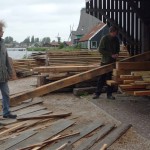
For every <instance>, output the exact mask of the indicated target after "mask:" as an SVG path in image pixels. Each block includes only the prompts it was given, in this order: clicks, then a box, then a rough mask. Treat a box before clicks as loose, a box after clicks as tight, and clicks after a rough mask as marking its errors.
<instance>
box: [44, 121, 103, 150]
mask: <svg viewBox="0 0 150 150" xmlns="http://www.w3.org/2000/svg"><path fill="white" fill-rule="evenodd" d="M102 125H103V123H102V122H101V121H99V120H97V121H95V122H92V123H91V124H88V125H86V126H84V127H83V128H80V131H79V132H80V135H79V136H76V137H72V138H66V139H63V140H61V141H58V142H57V143H54V144H53V145H51V146H50V147H48V148H47V150H54V149H57V148H59V147H60V146H61V145H63V144H64V143H68V141H69V144H70V145H71V144H74V143H75V142H77V141H78V140H80V139H81V138H83V137H84V136H86V135H88V134H89V133H91V132H92V131H94V130H96V129H98V128H99V127H101V126H102Z"/></svg>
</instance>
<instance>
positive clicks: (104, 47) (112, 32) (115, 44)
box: [93, 26, 120, 99]
mask: <svg viewBox="0 0 150 150" xmlns="http://www.w3.org/2000/svg"><path fill="white" fill-rule="evenodd" d="M117 34H118V29H117V28H116V27H115V26H112V27H110V29H109V34H108V35H105V36H104V37H102V39H101V41H100V45H99V52H100V53H101V55H102V60H101V66H103V65H107V64H110V63H113V62H115V61H116V59H117V57H118V54H119V51H120V44H119V39H118V37H117ZM111 77H112V72H109V73H106V74H103V75H101V76H100V77H99V79H98V83H97V89H96V92H95V95H94V97H93V99H97V98H99V96H100V94H101V92H102V88H103V86H104V85H105V84H106V81H107V80H111ZM112 92H113V87H112V86H109V85H107V98H108V99H115V97H113V96H112Z"/></svg>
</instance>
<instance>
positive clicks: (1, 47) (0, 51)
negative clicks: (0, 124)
mask: <svg viewBox="0 0 150 150" xmlns="http://www.w3.org/2000/svg"><path fill="white" fill-rule="evenodd" d="M4 27H5V23H4V22H3V21H0V90H1V94H2V109H3V118H11V119H15V118H16V117H17V115H13V114H11V112H10V98H9V87H8V80H9V79H10V78H11V77H12V68H11V64H10V62H9V58H8V54H7V50H6V48H5V44H4V40H3V39H2V36H3V33H4V30H3V29H4Z"/></svg>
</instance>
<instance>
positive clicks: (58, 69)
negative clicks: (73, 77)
mask: <svg viewBox="0 0 150 150" xmlns="http://www.w3.org/2000/svg"><path fill="white" fill-rule="evenodd" d="M93 68H95V67H94V66H45V67H36V68H34V69H33V71H36V72H42V73H49V72H68V71H87V70H91V69H93Z"/></svg>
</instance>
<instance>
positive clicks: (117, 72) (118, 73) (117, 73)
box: [113, 69, 131, 76]
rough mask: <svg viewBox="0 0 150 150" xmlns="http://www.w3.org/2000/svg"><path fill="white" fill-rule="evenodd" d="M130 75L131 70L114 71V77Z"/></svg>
mask: <svg viewBox="0 0 150 150" xmlns="http://www.w3.org/2000/svg"><path fill="white" fill-rule="evenodd" d="M122 74H124V75H130V74H131V70H117V69H113V76H120V75H122Z"/></svg>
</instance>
